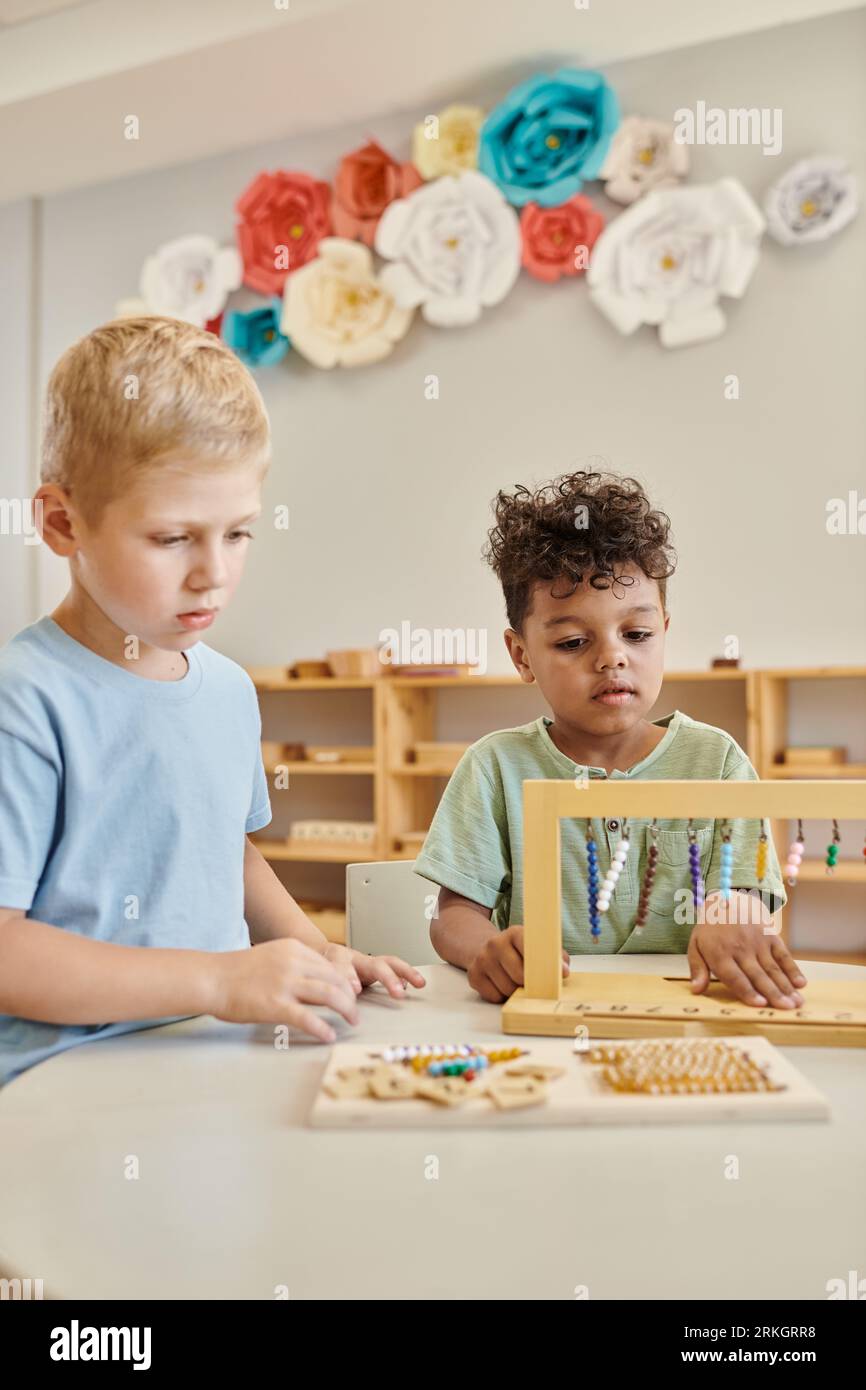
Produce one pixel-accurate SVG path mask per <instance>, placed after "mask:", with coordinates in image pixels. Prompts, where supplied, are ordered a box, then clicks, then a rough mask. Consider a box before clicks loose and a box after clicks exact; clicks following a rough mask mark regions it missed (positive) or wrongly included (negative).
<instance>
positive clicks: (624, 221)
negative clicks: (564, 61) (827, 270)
mask: <svg viewBox="0 0 866 1390" xmlns="http://www.w3.org/2000/svg"><path fill="white" fill-rule="evenodd" d="M764 225H765V224H764V219H763V217H762V216H761V213H760V211H759V210H758V208H757V207H756V206H755V204H754V202H753V201H752V199H751V198H750V197H749V195H748V193H747V192H746V190H745V189H744V188H743V186H742V184H740V183H739V182H738V181H737V180H736V179H719V181H718V183H713V184H695V185H693V186H691V187H678V188H662V189H657V190H656V191H655V192H654V193H648V194H647V196H646V197H645V198H641V199H640V200H639V201H638V202H637V203H634V204H633V205H632V207H630V208H627V209H626V211H625V212H623V213H621V214H620V216H619V217H615V218H614V220H613V221H612V222H609V223H608V225H607V227H606V228H605V230H604V231H603V232H602V234H601V236H600V237H599V239H598V241H597V243H596V245H595V249H594V251H593V253H592V260H591V261H590V266H589V270H588V272H587V277H586V279H587V284H588V285H589V292H590V295H591V297H592V299H593V300H594V302H595V304H596V305H597V306H598V308H599V309H600V310H601V311H602V313H603V314H604V315H605V316H606V317H607V318H609V319H610V321H611V323H612V324H613V325H614V327H615V328H618V329H619V331H620V333H633V332H634V330H635V329H636V328H638V327H639V326H640V325H641V324H642V323H648V324H658V328H659V339H660V340H661V342H662V344H663V346H664V347H680V346H683V345H685V344H688V343H699V342H703V341H705V340H706V339H708V338H715V337H718V335H719V334H720V333H723V332H724V329H725V316H724V314H723V313H722V310H721V309H720V307H719V304H718V300H719V298H720V296H721V295H732V296H734V297H735V298H739V297H740V296H741V295H742V294H743V293H744V292H745V289H746V286H747V285H748V283H749V281H750V279H751V278H752V273H753V271H754V269H755V266H756V265H757V263H758V255H759V245H760V240H761V234H762V232H763V230H764Z"/></svg>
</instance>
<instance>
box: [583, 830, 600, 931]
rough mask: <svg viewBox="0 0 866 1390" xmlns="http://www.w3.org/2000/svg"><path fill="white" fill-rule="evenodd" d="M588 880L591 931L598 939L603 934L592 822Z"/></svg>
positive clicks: (588, 833)
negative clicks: (599, 911)
mask: <svg viewBox="0 0 866 1390" xmlns="http://www.w3.org/2000/svg"><path fill="white" fill-rule="evenodd" d="M586 881H587V897H588V899H589V922H590V927H589V932H590V936H594V937H595V938H596V940H598V938H599V937H600V936H601V919H600V918H599V915H598V846H597V845H596V843H595V836H594V835H593V833H592V824H591V823H590V822H587V827H586Z"/></svg>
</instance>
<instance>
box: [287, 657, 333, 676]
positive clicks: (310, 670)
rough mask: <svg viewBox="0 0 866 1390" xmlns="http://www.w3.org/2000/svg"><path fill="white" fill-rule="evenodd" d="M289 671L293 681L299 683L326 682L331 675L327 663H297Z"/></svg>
mask: <svg viewBox="0 0 866 1390" xmlns="http://www.w3.org/2000/svg"><path fill="white" fill-rule="evenodd" d="M288 671H289V675H290V676H291V677H292V679H293V680H299V681H315V680H326V679H327V678H328V676H330V675H331V668H330V667H329V665H328V663H327V661H296V662H295V664H294V665H293V666H290V667H289V668H288Z"/></svg>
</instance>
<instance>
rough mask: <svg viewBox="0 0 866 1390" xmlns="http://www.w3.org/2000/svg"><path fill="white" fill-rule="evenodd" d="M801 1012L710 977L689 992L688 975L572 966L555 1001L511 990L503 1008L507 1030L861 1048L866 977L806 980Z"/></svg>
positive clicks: (865, 1023)
mask: <svg viewBox="0 0 866 1390" xmlns="http://www.w3.org/2000/svg"><path fill="white" fill-rule="evenodd" d="M801 993H802V997H803V999H804V1000H805V1003H804V1004H803V1007H802V1008H801V1009H769V1008H767V1009H756V1008H754V1007H753V1006H752V1005H751V1004H742V1003H740V1001H739V1000H738V999H735V998H734V996H733V995H732V994H731V993H730V991H729V990H728V989H727V988H726V987H725V985H722V984H720V983H719V982H718V981H714V982H713V983H712V984H711V985H710V986H709V987H708V989H707V990H706V992H705V993H704V994H693V993H692V991H691V987H690V984H689V980H688V978H687V977H683V978H680V977H674V976H670V975H624V974H619V973H617V974H606V973H605V974H603V973H601V972H599V973H598V974H596V973H595V972H592V973H586V974H581V973H580V972H579V971H576V970H575V971H573V973H572V974H571V975H569V977H568V979H566V980H563V982H562V992H561V995H560V998H559V999H527V998H526V997H525V990H523V989H516V990H515V991H514V993H513V994H512V996H511V998H510V999H508V1000H506V1002H505V1003H504V1004H503V1006H502V1028H503V1031H504V1032H506V1033H524V1034H526V1033H540V1034H542V1035H545V1036H548V1037H559V1036H566V1035H567V1036H570V1037H574V1034H575V1029H576V1028H577V1027H578V1026H580V1025H583V1026H585V1027H586V1028H587V1029H588V1034H589V1037H591V1038H634V1037H642V1038H658V1037H679V1038H683V1037H699V1036H702V1035H703V1036H707V1037H711V1036H724V1035H728V1034H732V1033H738V1034H740V1035H742V1036H745V1035H748V1036H752V1037H756V1036H763V1037H766V1038H771V1039H772V1040H773V1042H775V1043H777V1044H778V1045H779V1046H780V1047H792V1046H794V1047H796V1046H802V1047H866V982H861V981H859V980H811V981H810V982H809V984H808V985H806V986H805V988H804V989H803V990H802V991H801Z"/></svg>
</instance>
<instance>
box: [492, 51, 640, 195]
mask: <svg viewBox="0 0 866 1390" xmlns="http://www.w3.org/2000/svg"><path fill="white" fill-rule="evenodd" d="M618 125H619V104H618V102H617V99H616V96H615V95H614V92H613V89H612V88H611V87H609V86H608V84H607V82H606V81H605V79H604V78H603V77H602V75H601V73H600V72H591V71H589V70H584V69H576V68H574V69H573V68H560V70H559V72H555V73H554V74H553V76H552V77H546V76H544V75H540V76H538V77H530V78H529V79H528V80H527V81H526V82H521V83H520V84H519V86H517V87H515V88H514V89H513V91H511V92H509V94H508V96H507V97H506V98H505V100H504V101H503V102H501V103H500V104H499V106H497V107H496V108H495V109H494V110H493V111H491V113H490V115H489V116H488V117H487V120H486V121H485V122H484V125H483V126H482V128H481V135H480V143H479V150H478V168H479V169H480V170H481V172H482V173H483V174H487V176H488V177H489V178H491V179H492V180H493V182H494V183H495V184H496V185H497V186H498V187H499V188H501V189H502V192H503V193H504V194H505V196H506V198H507V199H508V201H509V203H513V204H514V205H515V206H516V207H523V205H524V204H525V203H529V202H535V203H538V204H539V205H540V206H541V207H557V206H559V204H561V203H564V202H566V201H567V200H568V199H569V198H570V197H571V196H572V195H573V194H575V193H579V192H580V189H581V188H582V186H583V183H584V180H585V179H595V178H598V173H599V170H600V169H601V166H602V164H603V163H604V157H605V155H606V153H607V148H608V145H609V144H610V138H611V136H612V135H613V132H614V131H615V130H616V128H617V126H618Z"/></svg>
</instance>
